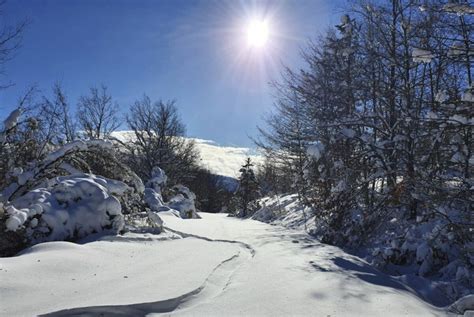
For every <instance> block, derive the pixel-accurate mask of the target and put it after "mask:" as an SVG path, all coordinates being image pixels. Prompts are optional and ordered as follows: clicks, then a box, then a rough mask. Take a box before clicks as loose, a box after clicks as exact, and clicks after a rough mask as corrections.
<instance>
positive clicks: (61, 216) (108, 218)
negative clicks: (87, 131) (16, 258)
mask: <svg viewBox="0 0 474 317" xmlns="http://www.w3.org/2000/svg"><path fill="white" fill-rule="evenodd" d="M129 189H130V188H129V187H128V186H127V185H126V184H125V183H123V182H120V181H116V180H110V179H107V178H105V177H100V176H96V175H92V174H74V175H70V176H64V177H57V178H55V179H51V180H48V186H47V187H45V188H37V189H34V190H31V191H29V192H27V193H26V194H25V195H23V196H21V197H19V198H17V199H15V200H14V201H13V202H11V203H10V204H9V205H8V206H6V213H7V215H8V218H7V220H6V227H7V230H9V231H17V230H19V229H25V230H26V234H27V238H28V239H29V240H31V241H32V242H41V241H53V240H65V239H72V240H75V239H79V238H83V237H85V236H87V235H89V234H92V233H97V232H101V231H104V230H112V231H114V232H119V231H120V230H122V228H123V227H124V219H123V215H122V212H121V211H122V208H121V204H120V202H119V200H118V199H117V197H116V196H114V195H118V196H120V195H122V194H124V193H125V192H127V191H128V190H129Z"/></svg>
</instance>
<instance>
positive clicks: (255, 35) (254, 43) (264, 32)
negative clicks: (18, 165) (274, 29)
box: [247, 19, 269, 47]
mask: <svg viewBox="0 0 474 317" xmlns="http://www.w3.org/2000/svg"><path fill="white" fill-rule="evenodd" d="M268 37H269V28H268V23H267V21H265V20H257V19H255V20H252V21H250V22H249V23H248V25H247V41H248V44H249V45H250V46H251V47H263V46H265V44H266V43H267V41H268Z"/></svg>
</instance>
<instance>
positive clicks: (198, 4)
mask: <svg viewBox="0 0 474 317" xmlns="http://www.w3.org/2000/svg"><path fill="white" fill-rule="evenodd" d="M341 3H342V1H340V0H333V1H327V0H293V1H238V0H232V1H224V0H221V1H211V0H203V1H196V0H154V1H149V0H133V1H132V0H29V1H26V0H15V1H13V0H9V1H8V2H7V4H6V5H5V8H4V12H5V15H6V22H7V23H13V22H15V21H18V20H20V19H22V18H28V19H29V20H30V24H29V26H28V28H27V30H26V32H25V34H24V39H23V44H22V47H21V49H20V50H19V51H18V52H17V54H16V56H15V58H14V59H13V60H12V61H10V62H9V63H8V64H7V65H6V78H7V79H8V80H10V81H12V82H14V83H15V86H14V87H11V88H9V89H7V90H3V91H0V115H1V116H2V117H4V116H5V115H6V113H7V112H8V111H10V110H11V109H12V108H13V107H14V104H15V101H16V100H17V99H18V97H19V96H20V95H21V93H22V92H24V91H25V90H26V88H27V87H28V86H30V85H33V84H36V85H37V86H38V88H39V89H40V90H41V93H42V94H45V95H48V94H50V90H51V86H52V85H53V83H55V82H60V83H61V84H62V86H63V87H64V89H65V91H66V93H67V95H68V97H69V100H70V101H71V103H72V105H73V106H75V103H76V101H77V99H78V97H79V96H80V95H81V94H84V93H87V91H88V88H89V87H90V86H94V85H95V86H97V85H100V84H102V83H103V84H105V85H106V86H108V88H109V91H110V92H111V94H112V96H113V97H114V99H115V100H116V101H117V102H118V103H119V105H120V108H121V111H122V112H123V113H125V112H126V111H127V109H128V107H129V106H130V104H132V103H133V101H134V100H136V99H138V98H140V97H141V96H142V95H143V94H144V93H146V94H147V95H148V96H150V98H152V100H157V99H164V100H168V99H175V100H176V101H177V106H178V108H179V111H180V114H181V117H182V120H183V122H184V123H185V124H186V126H187V134H188V135H189V136H192V137H198V138H203V139H211V140H215V141H217V142H218V143H220V144H223V145H242V146H252V142H251V140H250V139H249V138H248V136H255V135H256V133H257V131H256V126H257V125H262V124H263V123H262V116H263V115H264V114H265V113H267V112H268V111H270V109H271V106H272V102H273V97H272V89H271V88H270V87H269V85H268V83H269V82H270V81H272V80H277V79H278V78H279V72H280V71H281V67H282V65H283V64H285V65H288V66H290V67H300V66H302V61H301V58H300V56H299V51H300V48H301V47H304V46H305V43H306V42H307V40H308V39H309V38H314V37H315V36H317V35H318V34H319V33H320V32H323V31H324V30H325V29H326V28H327V27H328V26H330V25H334V24H335V23H337V21H338V20H339V15H340V12H341ZM254 18H258V19H266V20H267V21H268V23H269V30H270V36H269V39H268V41H267V43H266V45H265V46H264V47H261V48H258V49H256V48H252V47H249V45H248V43H247V41H246V25H247V23H248V21H249V19H254ZM123 128H126V127H125V125H124V126H123Z"/></svg>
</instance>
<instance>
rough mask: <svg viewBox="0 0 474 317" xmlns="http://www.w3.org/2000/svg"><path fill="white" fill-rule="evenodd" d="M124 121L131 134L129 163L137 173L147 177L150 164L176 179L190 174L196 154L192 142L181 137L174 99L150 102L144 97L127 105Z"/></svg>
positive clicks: (181, 126)
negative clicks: (130, 105)
mask: <svg viewBox="0 0 474 317" xmlns="http://www.w3.org/2000/svg"><path fill="white" fill-rule="evenodd" d="M126 120H127V123H128V126H129V127H130V129H132V130H133V132H134V134H135V139H134V140H133V142H132V143H131V146H130V147H129V149H130V153H131V157H130V165H131V166H132V169H134V171H135V172H136V173H137V174H138V175H139V176H141V177H142V178H145V179H146V178H148V177H150V176H151V171H152V169H153V167H154V166H159V167H160V168H162V169H163V170H165V172H166V174H167V175H168V176H169V179H172V180H174V181H176V182H179V181H185V179H186V178H187V177H190V176H191V174H192V171H193V169H194V168H195V166H196V162H197V160H198V156H199V155H198V153H197V151H196V146H195V144H194V142H193V141H191V140H189V139H186V138H184V135H185V127H184V124H183V123H182V122H181V119H180V118H179V115H178V109H177V108H176V105H175V102H174V101H168V102H163V101H161V100H160V101H157V102H152V101H151V100H150V98H149V97H147V96H144V97H143V99H141V100H138V101H136V102H135V104H134V105H133V106H132V107H131V108H130V113H129V114H128V115H127V119H126Z"/></svg>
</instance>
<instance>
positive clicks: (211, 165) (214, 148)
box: [112, 131, 263, 178]
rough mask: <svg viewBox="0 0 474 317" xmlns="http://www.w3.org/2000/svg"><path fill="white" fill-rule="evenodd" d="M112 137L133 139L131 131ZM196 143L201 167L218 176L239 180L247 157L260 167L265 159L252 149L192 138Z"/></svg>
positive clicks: (124, 139) (125, 139) (113, 134)
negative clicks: (241, 168)
mask: <svg viewBox="0 0 474 317" xmlns="http://www.w3.org/2000/svg"><path fill="white" fill-rule="evenodd" d="M112 136H113V137H115V138H117V139H119V140H121V141H122V142H126V141H127V140H130V139H132V138H133V132H131V131H117V132H113V133H112ZM190 139H192V140H194V141H195V142H196V146H197V148H198V150H199V152H200V154H201V166H202V167H205V168H207V169H209V170H210V171H211V172H212V173H214V174H216V175H221V176H226V177H230V178H237V177H238V176H239V169H240V167H241V166H242V164H243V163H244V160H245V159H246V158H247V157H250V158H251V159H252V161H253V162H254V163H255V164H256V165H258V164H260V163H262V162H263V157H262V156H261V155H259V153H258V152H257V151H256V150H254V149H250V148H245V147H233V146H220V145H218V144H217V143H216V142H214V141H211V140H203V139H195V138H190Z"/></svg>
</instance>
